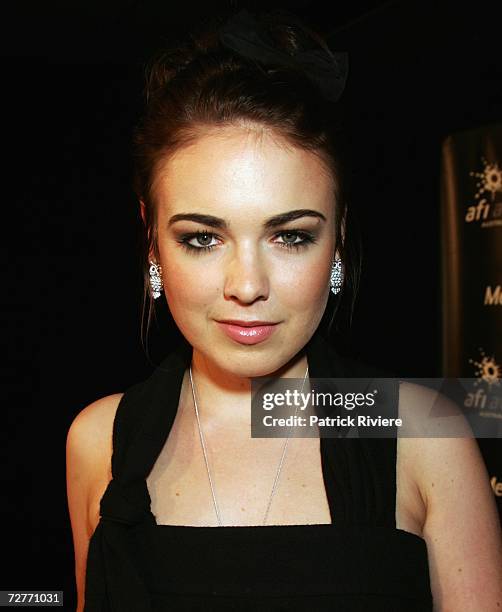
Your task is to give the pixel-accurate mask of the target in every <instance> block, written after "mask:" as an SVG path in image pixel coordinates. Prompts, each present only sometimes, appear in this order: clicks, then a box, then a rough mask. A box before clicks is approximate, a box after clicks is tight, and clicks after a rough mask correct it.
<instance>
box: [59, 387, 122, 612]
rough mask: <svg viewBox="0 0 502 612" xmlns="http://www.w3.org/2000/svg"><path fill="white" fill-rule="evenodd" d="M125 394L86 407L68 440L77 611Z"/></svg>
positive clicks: (79, 607) (69, 432)
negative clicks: (115, 420)
mask: <svg viewBox="0 0 502 612" xmlns="http://www.w3.org/2000/svg"><path fill="white" fill-rule="evenodd" d="M121 397H122V394H120V393H117V394H114V395H109V396H107V397H104V398H102V399H100V400H97V401H96V402H93V403H92V404H90V405H89V406H87V407H86V408H84V409H83V410H82V411H81V412H79V414H78V415H77V416H76V417H75V419H74V420H73V422H72V424H71V426H70V429H69V430H68V436H67V440H66V486H67V495H68V509H69V513H70V522H71V528H72V534H73V546H74V550H75V578H76V585H77V598H78V603H77V612H80V611H81V610H83V607H84V594H85V593H84V586H85V570H86V565H87V553H88V548H89V540H90V539H91V536H92V534H93V532H94V530H95V528H96V525H97V523H98V521H99V500H100V499H101V497H102V495H103V493H104V491H105V489H106V487H107V486H108V482H109V481H110V480H111V456H112V433H113V421H114V418H115V413H116V410H117V407H118V404H119V401H120V398H121Z"/></svg>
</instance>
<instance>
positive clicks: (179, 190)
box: [154, 127, 334, 215]
mask: <svg viewBox="0 0 502 612" xmlns="http://www.w3.org/2000/svg"><path fill="white" fill-rule="evenodd" d="M333 187H334V186H333V179H332V176H331V174H330V172H329V171H328V170H327V168H326V166H325V165H324V164H323V162H322V161H321V159H320V158H319V157H318V156H317V155H316V154H315V153H313V152H310V151H306V150H303V149H300V148H299V147H293V146H291V145H290V144H289V143H287V142H286V141H285V140H284V139H282V138H280V137H278V136H277V135H274V134H272V133H270V132H265V131H263V130H261V131H256V130H249V129H243V128H238V127H235V128H233V127H232V128H220V129H218V130H212V131H210V132H208V133H205V134H204V135H202V136H200V137H199V138H197V140H195V141H194V142H193V143H192V144H190V145H189V146H186V147H183V148H181V149H179V150H178V151H177V152H176V153H175V154H174V155H173V156H171V157H170V158H168V160H167V161H166V162H165V163H164V164H163V165H162V166H161V167H160V169H159V172H158V174H157V179H156V182H155V186H154V191H155V199H156V201H157V203H158V205H159V207H160V209H161V210H159V213H161V212H162V210H163V211H164V212H169V213H170V214H171V213H174V212H178V209H181V208H183V210H185V209H194V208H197V209H198V210H204V211H206V212H209V210H211V212H215V211H219V212H220V213H222V214H225V213H226V214H227V215H231V214H232V212H235V213H242V212H243V211H244V209H245V210H246V213H252V212H253V211H254V210H256V211H260V210H261V211H262V212H263V213H264V214H265V213H267V214H268V213H270V211H272V210H273V211H277V212H282V211H284V210H285V209H286V208H291V207H295V208H302V207H306V205H307V203H308V205H309V207H311V208H312V207H316V208H318V209H319V210H322V211H324V212H326V213H327V212H328V211H329V208H330V207H332V205H333V194H334V189H333Z"/></svg>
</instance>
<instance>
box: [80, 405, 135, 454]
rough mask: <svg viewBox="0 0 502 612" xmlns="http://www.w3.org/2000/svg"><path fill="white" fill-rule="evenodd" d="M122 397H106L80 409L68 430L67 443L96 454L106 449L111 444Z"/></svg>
mask: <svg viewBox="0 0 502 612" xmlns="http://www.w3.org/2000/svg"><path fill="white" fill-rule="evenodd" d="M123 395H124V394H123V393H114V394H112V395H107V396H106V397H102V398H100V399H98V400H96V401H95V402H92V404H89V405H88V406H86V407H85V408H84V409H82V410H81V411H80V412H79V413H78V414H77V416H76V417H75V418H74V419H73V421H72V424H71V426H70V429H69V430H68V442H69V443H70V444H73V446H75V447H77V448H78V449H80V450H82V451H83V452H86V451H87V452H90V453H97V452H99V450H100V449H101V450H103V449H104V447H107V445H108V443H109V442H111V435H112V433H113V422H114V420H115V414H116V412H117V408H118V405H119V403H120V400H121V398H122V396H123Z"/></svg>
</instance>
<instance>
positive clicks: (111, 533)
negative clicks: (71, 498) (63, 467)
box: [84, 344, 191, 612]
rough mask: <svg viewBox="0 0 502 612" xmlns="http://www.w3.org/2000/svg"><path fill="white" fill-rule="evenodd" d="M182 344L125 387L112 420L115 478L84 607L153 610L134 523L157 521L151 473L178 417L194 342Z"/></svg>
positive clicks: (103, 504) (92, 551) (93, 543)
mask: <svg viewBox="0 0 502 612" xmlns="http://www.w3.org/2000/svg"><path fill="white" fill-rule="evenodd" d="M188 347H189V345H188V346H187V344H183V345H180V346H178V348H177V349H176V350H175V351H174V352H173V353H171V354H170V355H169V356H168V357H167V358H166V359H165V360H164V361H163V362H162V363H161V364H160V365H159V366H157V368H156V369H155V370H154V372H153V373H152V375H151V376H150V377H149V378H148V379H147V380H145V381H144V382H141V383H137V384H135V385H133V386H132V387H130V388H129V389H127V390H126V392H125V393H124V395H123V396H122V398H121V400H120V403H119V406H118V408H117V412H116V416H115V421H114V425H113V455H112V480H111V481H110V482H109V484H108V487H107V488H106V491H105V493H104V494H103V497H102V498H101V501H100V511H101V512H100V515H101V518H100V521H99V524H98V526H97V528H96V530H95V532H94V534H93V536H92V538H91V540H90V542H89V552H88V562H87V572H86V585H85V608H84V612H137V611H138V610H141V611H142V612H150V611H151V610H152V607H151V600H150V595H149V592H148V589H147V587H146V577H145V576H144V574H143V571H144V570H143V568H141V567H140V566H139V564H138V563H137V558H138V555H137V552H136V551H137V544H136V539H135V528H136V527H138V526H139V525H141V524H145V523H152V524H155V517H154V516H153V514H152V512H151V509H150V506H151V499H150V495H149V492H148V487H147V483H146V478H147V476H148V474H149V472H150V471H151V469H152V467H153V464H154V462H155V460H156V458H157V457H158V455H159V453H160V451H161V449H162V447H163V446H164V443H165V441H166V439H167V436H168V435H169V431H170V430H171V427H172V424H173V422H174V419H175V417H176V412H177V407H178V401H179V396H180V391H181V385H182V383H183V374H184V371H185V369H186V367H187V365H188V363H189V360H190V358H191V347H190V350H189V349H188Z"/></svg>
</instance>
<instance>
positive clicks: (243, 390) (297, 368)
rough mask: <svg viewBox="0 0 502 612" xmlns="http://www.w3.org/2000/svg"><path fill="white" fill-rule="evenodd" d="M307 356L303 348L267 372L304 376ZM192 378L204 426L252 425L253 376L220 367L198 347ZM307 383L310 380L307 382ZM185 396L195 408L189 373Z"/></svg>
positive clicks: (296, 376) (270, 375) (195, 351)
mask: <svg viewBox="0 0 502 612" xmlns="http://www.w3.org/2000/svg"><path fill="white" fill-rule="evenodd" d="M307 365H308V364H307V356H306V354H305V351H300V352H299V353H298V354H297V355H296V356H295V357H294V358H293V359H291V360H290V361H289V362H288V363H286V364H284V365H283V366H282V367H281V368H279V369H278V370H275V371H274V372H271V373H269V374H267V376H268V377H270V378H299V379H303V378H304V376H305V373H306V370H307ZM191 368H192V381H193V385H194V390H195V397H196V400H197V406H198V409H199V414H200V415H201V418H203V419H204V423H205V425H204V427H205V428H207V429H208V431H209V430H210V429H211V428H213V429H219V428H220V427H228V426H233V425H234V426H236V427H239V428H240V427H244V426H246V427H247V426H250V424H251V383H252V381H253V378H252V377H244V376H240V375H236V374H235V373H234V372H230V371H228V370H226V369H223V368H221V367H219V366H218V365H217V364H215V363H214V362H213V361H211V360H209V359H207V358H206V357H205V356H204V355H202V354H201V353H200V352H199V351H197V350H196V349H195V348H194V350H193V356H192V363H191ZM305 384H306V385H307V381H306V383H305ZM183 386H184V388H185V399H186V401H187V402H188V405H189V406H190V407H191V409H193V395H192V387H191V383H190V375H189V373H188V370H187V372H186V373H185V380H184V385H183Z"/></svg>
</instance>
